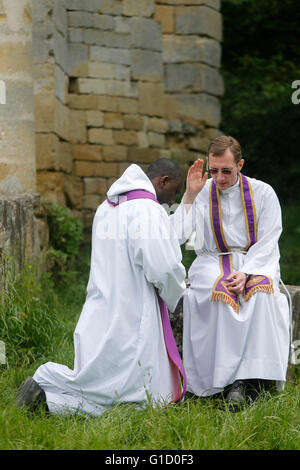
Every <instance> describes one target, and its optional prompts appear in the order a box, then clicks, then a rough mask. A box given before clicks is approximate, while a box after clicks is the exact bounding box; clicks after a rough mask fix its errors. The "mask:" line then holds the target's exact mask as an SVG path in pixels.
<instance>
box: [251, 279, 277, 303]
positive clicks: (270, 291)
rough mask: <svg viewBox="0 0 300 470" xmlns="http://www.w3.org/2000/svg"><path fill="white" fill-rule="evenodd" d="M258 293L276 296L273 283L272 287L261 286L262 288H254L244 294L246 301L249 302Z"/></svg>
mask: <svg viewBox="0 0 300 470" xmlns="http://www.w3.org/2000/svg"><path fill="white" fill-rule="evenodd" d="M256 292H265V293H266V294H274V289H273V283H271V285H269V286H267V285H261V286H254V287H252V288H251V289H250V290H249V292H248V293H247V294H246V295H245V294H244V296H243V297H244V300H245V302H247V300H249V299H250V298H251V297H252V296H253V295H254V294H256Z"/></svg>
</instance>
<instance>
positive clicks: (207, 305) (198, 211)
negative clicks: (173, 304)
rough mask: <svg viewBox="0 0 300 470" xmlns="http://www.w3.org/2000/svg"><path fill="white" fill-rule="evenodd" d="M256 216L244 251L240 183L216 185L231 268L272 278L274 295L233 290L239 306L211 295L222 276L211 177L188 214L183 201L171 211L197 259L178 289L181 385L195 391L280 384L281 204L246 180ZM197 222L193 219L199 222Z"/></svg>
mask: <svg viewBox="0 0 300 470" xmlns="http://www.w3.org/2000/svg"><path fill="white" fill-rule="evenodd" d="M248 181H250V183H251V186H252V191H253V197H254V202H255V208H256V218H257V242H256V243H255V244H254V245H252V246H251V247H250V248H249V250H248V252H247V253H246V254H245V253H242V251H244V250H245V247H246V246H247V243H248V240H247V233H246V223H245V216H244V211H243V206H242V198H241V191H240V181H239V180H238V181H237V183H236V184H235V185H234V186H232V187H230V188H228V189H226V190H223V191H220V201H221V211H222V222H223V231H224V236H225V239H226V241H227V245H229V247H230V249H231V251H233V255H232V262H233V269H234V270H235V271H242V272H245V273H247V274H251V275H263V276H268V277H270V278H272V280H273V287H274V293H266V292H256V293H255V294H254V295H252V296H251V297H250V298H249V300H247V301H245V300H244V298H243V296H242V295H240V296H239V304H240V305H239V312H235V311H234V309H233V308H232V306H231V305H229V304H228V303H225V302H223V301H220V300H219V301H213V300H211V296H212V289H213V286H214V283H215V281H216V278H217V277H218V276H219V275H220V263H219V255H218V250H217V248H216V243H215V240H214V236H213V231H212V227H211V221H210V210H209V193H210V186H211V183H212V179H209V180H208V181H207V183H206V185H205V186H204V188H203V190H202V191H201V192H200V193H199V194H198V196H197V198H196V199H195V201H194V204H193V205H192V207H191V208H190V210H189V211H188V212H187V213H186V210H185V208H184V205H183V203H182V204H181V205H180V206H179V208H178V209H177V211H176V212H175V214H174V215H173V216H171V217H172V222H173V224H174V228H175V229H176V230H177V232H178V237H179V239H180V241H181V243H184V242H185V241H186V240H187V239H188V238H189V237H190V235H191V233H192V232H193V231H196V234H197V235H196V240H195V251H196V253H197V255H198V256H197V258H196V259H195V261H194V262H193V264H192V266H191V267H190V270H189V273H188V279H189V283H190V287H189V288H188V289H187V291H186V292H185V295H184V301H183V302H184V303H183V305H184V307H183V312H184V326H183V363H184V366H185V370H186V375H187V390H188V391H190V392H192V393H194V394H196V395H198V396H209V395H212V394H214V393H217V392H221V391H223V389H224V387H225V386H227V385H229V384H231V383H233V382H234V381H235V380H238V379H251V378H253V379H254V378H260V379H268V380H274V381H276V382H277V386H278V388H279V389H282V387H283V384H284V381H285V379H286V370H287V364H288V355H289V306H288V302H287V299H286V297H285V295H284V294H282V293H280V290H279V279H280V271H279V249H278V239H279V237H280V234H281V231H282V223H281V210H280V205H279V201H278V199H277V196H276V194H275V192H274V190H273V189H272V188H271V186H269V185H268V184H266V183H263V182H262V181H258V180H256V179H253V178H248ZM197 224H198V225H197Z"/></svg>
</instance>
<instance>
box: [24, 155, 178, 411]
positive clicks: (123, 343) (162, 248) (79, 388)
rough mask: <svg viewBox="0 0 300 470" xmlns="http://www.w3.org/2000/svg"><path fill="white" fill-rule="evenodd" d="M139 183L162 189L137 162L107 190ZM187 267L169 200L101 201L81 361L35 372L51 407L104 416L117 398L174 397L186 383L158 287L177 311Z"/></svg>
mask: <svg viewBox="0 0 300 470" xmlns="http://www.w3.org/2000/svg"><path fill="white" fill-rule="evenodd" d="M137 189H143V190H145V191H149V192H150V193H152V194H153V195H154V196H155V197H156V193H155V189H154V187H153V185H152V183H151V181H150V180H149V179H148V177H147V176H146V174H145V173H144V172H143V171H142V170H141V168H140V167H139V166H137V165H135V164H133V165H131V166H130V167H129V168H127V170H126V171H125V172H124V174H123V175H122V176H121V178H119V179H118V180H117V181H116V182H115V183H114V184H113V185H112V186H111V188H110V190H109V191H108V193H107V197H108V199H109V201H110V202H112V203H114V202H115V203H117V202H118V200H119V198H120V197H122V196H120V195H122V194H123V193H125V192H128V191H133V190H137ZM185 275H186V273H185V269H184V267H183V265H182V263H181V250H180V246H179V243H178V240H177V237H176V234H175V232H174V229H173V227H172V225H171V224H170V220H169V217H168V215H167V213H166V211H165V210H164V208H163V207H162V206H160V205H159V204H157V203H156V202H154V201H152V200H150V199H134V200H130V201H127V202H126V203H125V204H119V205H118V206H116V207H114V206H112V205H111V204H109V203H108V202H107V201H105V202H103V203H102V204H101V205H100V206H99V208H98V209H97V212H96V214H95V217H94V221H93V231H92V253H91V270H90V277H89V281H88V286H87V296H86V301H85V304H84V306H83V310H82V313H81V315H80V318H79V321H78V323H77V326H76V329H75V332H74V350H75V351H74V352H75V359H74V368H73V370H72V369H70V368H68V367H67V366H64V365H61V364H56V363H53V362H48V363H46V364H44V365H42V366H40V367H39V368H38V369H37V371H36V373H35V374H34V376H33V378H34V380H36V381H37V382H38V383H39V385H40V386H41V387H42V388H43V389H44V391H45V393H46V398H47V404H48V407H49V410H50V412H52V413H65V412H74V411H82V412H84V413H88V414H91V415H93V416H99V415H101V414H102V413H103V412H104V411H105V410H107V409H109V408H110V407H111V406H113V405H115V404H117V403H124V402H125V403H136V404H138V405H144V404H145V403H148V402H149V400H150V401H151V402H153V403H162V404H163V403H168V402H170V401H172V398H173V394H174V390H175V389H178V384H175V383H174V380H175V379H174V373H172V364H171V363H170V360H169V357H168V354H167V350H166V345H165V342H164V335H163V328H162V320H161V313H160V308H159V301H158V298H157V295H156V290H157V292H158V293H159V295H160V297H161V299H162V300H163V301H164V302H165V304H166V305H167V307H168V309H169V310H170V311H171V312H173V311H174V309H175V308H176V305H177V303H178V301H179V299H180V297H181V296H182V295H183V293H184V291H185V282H184V279H185ZM177 380H178V376H177Z"/></svg>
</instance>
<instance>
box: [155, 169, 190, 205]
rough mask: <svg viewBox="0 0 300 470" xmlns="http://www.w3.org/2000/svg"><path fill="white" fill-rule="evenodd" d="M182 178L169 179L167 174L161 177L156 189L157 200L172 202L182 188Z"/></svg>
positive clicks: (166, 202)
mask: <svg viewBox="0 0 300 470" xmlns="http://www.w3.org/2000/svg"><path fill="white" fill-rule="evenodd" d="M183 185H184V178H183V177H182V178H179V179H176V180H175V179H171V178H169V177H168V176H163V177H161V180H160V182H159V187H158V189H156V194H157V200H158V202H159V203H160V204H173V203H174V202H175V197H176V195H177V194H180V193H181V191H182V190H183Z"/></svg>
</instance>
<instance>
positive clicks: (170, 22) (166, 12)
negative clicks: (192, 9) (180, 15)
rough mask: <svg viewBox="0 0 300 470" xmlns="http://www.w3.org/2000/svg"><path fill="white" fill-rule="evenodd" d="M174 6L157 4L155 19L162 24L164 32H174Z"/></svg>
mask: <svg viewBox="0 0 300 470" xmlns="http://www.w3.org/2000/svg"><path fill="white" fill-rule="evenodd" d="M174 14H175V13H174V7H172V6H168V5H156V9H155V15H154V19H155V21H158V22H159V23H160V24H161V28H162V32H163V34H166V33H173V32H174Z"/></svg>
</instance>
